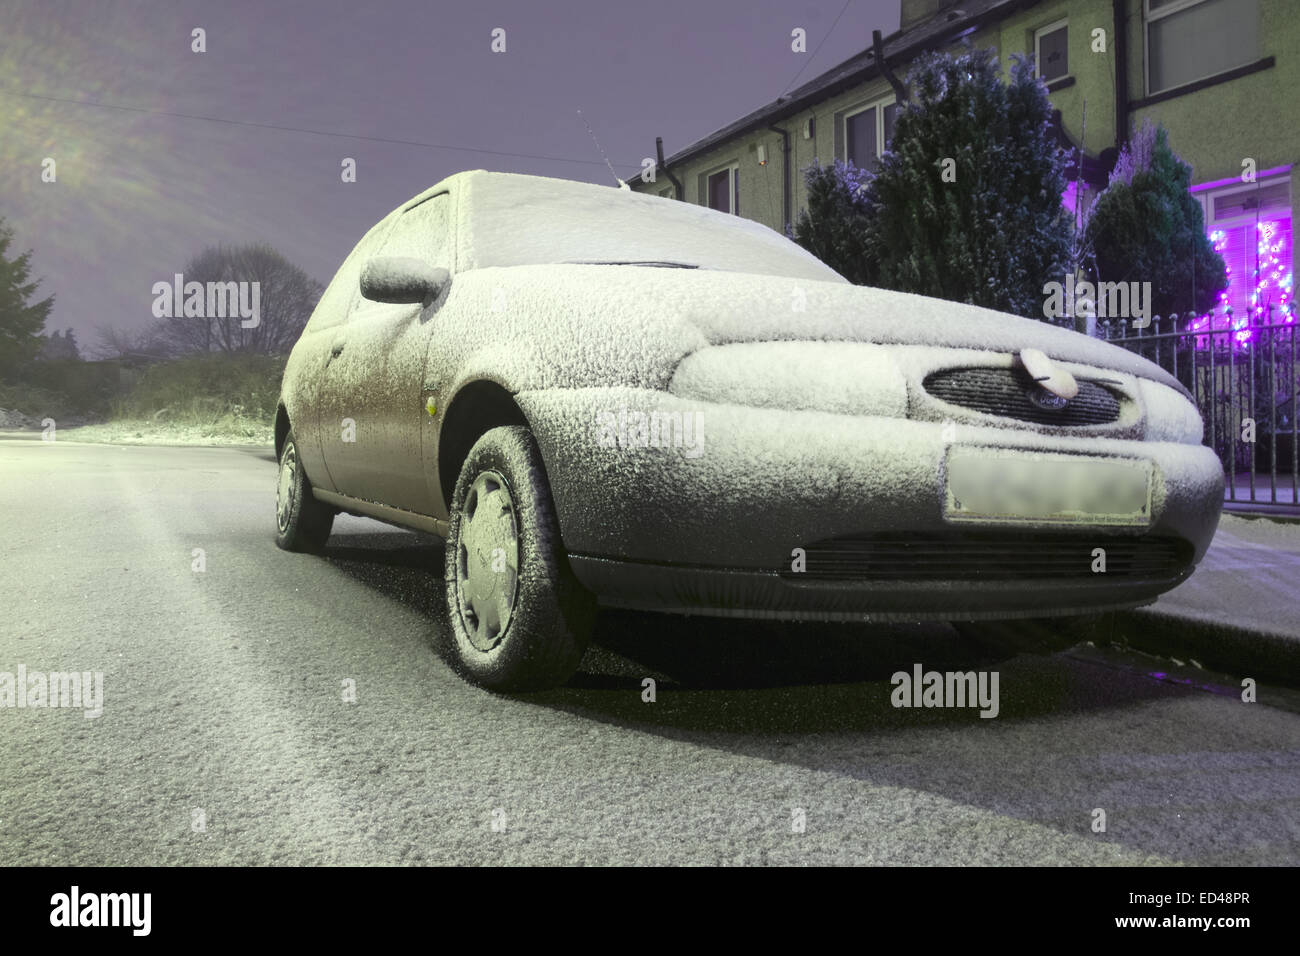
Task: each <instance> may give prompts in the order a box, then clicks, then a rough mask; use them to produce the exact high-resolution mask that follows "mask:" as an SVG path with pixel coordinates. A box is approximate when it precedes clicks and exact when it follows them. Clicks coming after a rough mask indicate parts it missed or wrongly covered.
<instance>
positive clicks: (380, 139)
mask: <svg viewBox="0 0 1300 956" xmlns="http://www.w3.org/2000/svg"><path fill="white" fill-rule="evenodd" d="M0 95H4V96H21V97H25V98H27V99H33V100H47V101H49V102H52V103H70V104H73V105H75V106H93V107H97V108H98V109H106V110H120V111H122V112H126V113H143V114H146V115H149V116H170V117H174V118H177V119H190V120H202V121H204V122H208V123H223V124H225V125H227V126H248V127H252V128H253V129H275V130H281V131H283V132H287V133H309V134H311V135H312V136H332V137H337V138H341V139H356V140H363V141H365V142H370V143H390V144H394V145H397V146H418V147H420V148H422V149H446V150H453V151H455V152H461V153H482V154H484V155H488V156H509V157H512V158H515V159H543V160H547V161H549V162H557V163H581V164H582V165H584V166H604V165H608V162H607V161H605V160H594V159H575V158H573V157H570V156H545V155H542V154H540V153H514V152H510V151H508V150H502V149H482V148H479V147H477V146H451V145H449V144H447V143H429V142H424V141H423V140H416V139H394V138H391V137H387V136H363V135H361V134H359V133H339V132H334V131H332V130H323V129H311V128H309V127H306V126H283V125H280V124H278V123H254V122H252V121H251V120H237V119H229V118H227V117H223V116H203V115H201V114H199V113H177V112H173V111H172V110H154V109H146V108H144V107H141V106H123V105H121V104H118V103H102V102H98V101H96V100H78V99H72V98H70V97H62V96H46V95H44V94H41V93H25V92H20V91H18V90H6V89H0ZM619 165H621V166H628V167H634V168H639V167H640V163H620V164H619Z"/></svg>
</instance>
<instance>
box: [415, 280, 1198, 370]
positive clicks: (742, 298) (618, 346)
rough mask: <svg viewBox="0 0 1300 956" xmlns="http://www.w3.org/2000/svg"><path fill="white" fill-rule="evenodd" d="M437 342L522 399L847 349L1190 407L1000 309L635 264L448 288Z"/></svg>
mask: <svg viewBox="0 0 1300 956" xmlns="http://www.w3.org/2000/svg"><path fill="white" fill-rule="evenodd" d="M450 295H451V296H452V297H454V299H455V308H448V307H447V306H450V305H451V304H452V303H451V302H448V303H446V304H445V305H444V308H443V309H442V310H441V314H442V316H446V325H445V327H444V328H442V330H441V332H442V334H440V335H439V340H440V341H441V342H442V343H445V347H444V349H443V351H442V352H441V353H440V359H441V361H442V362H444V363H447V364H448V365H454V366H455V368H454V369H451V368H448V369H447V371H448V372H450V373H451V375H452V377H454V378H456V379H461V380H467V379H470V378H475V377H486V378H491V379H494V380H496V381H499V382H501V383H502V384H504V385H506V386H507V387H508V388H510V389H511V390H513V391H524V390H529V389H538V388H563V387H568V388H581V387H603V386H629V387H639V388H666V387H667V385H668V383H669V381H670V380H671V378H672V374H673V370H674V369H675V368H676V367H677V365H678V363H679V362H680V361H681V360H682V359H683V358H685V357H686V356H687V355H689V354H691V353H692V352H695V351H698V350H700V349H702V348H707V347H708V346H711V345H725V344H732V343H740V342H772V341H843V342H869V343H878V344H886V345H888V344H898V345H911V346H918V345H919V346H932V347H934V348H936V349H940V348H942V349H950V348H969V349H978V350H982V351H993V352H1002V353H1015V352H1018V351H1019V350H1021V349H1024V348H1036V349H1040V350H1041V351H1043V352H1044V353H1045V354H1047V355H1048V356H1049V357H1051V358H1053V359H1058V360H1061V361H1064V362H1076V363H1079V364H1082V365H1089V366H1093V367H1097V368H1102V369H1112V370H1115V371H1119V372H1127V373H1130V374H1132V375H1135V376H1138V377H1141V378H1146V379H1151V380H1154V381H1157V382H1161V383H1163V384H1165V385H1168V386H1170V387H1171V388H1175V389H1177V390H1178V391H1180V392H1182V393H1183V394H1184V395H1186V394H1187V392H1186V389H1184V388H1183V387H1182V386H1181V385H1180V384H1179V383H1178V382H1177V381H1176V380H1175V379H1174V378H1173V377H1172V376H1171V375H1169V374H1168V373H1167V372H1165V371H1164V370H1163V369H1161V368H1160V367H1159V366H1157V365H1155V364H1154V363H1152V362H1149V361H1147V360H1146V359H1143V358H1141V357H1139V356H1137V355H1135V354H1134V353H1132V352H1130V351H1128V350H1127V349H1124V348H1120V347H1118V346H1114V345H1110V344H1108V343H1106V342H1103V341H1101V340H1099V339H1094V338H1091V337H1089V336H1086V335H1081V334H1079V333H1076V332H1073V331H1070V330H1067V329H1063V328H1060V327H1057V326H1053V325H1050V324H1048V323H1046V322H1040V321H1035V320H1032V319H1023V318H1018V317H1016V316H1012V315H1007V314H1005V313H1001V312H996V311H994V310H992V309H984V308H980V307H978V306H971V305H963V304H961V303H956V302H948V301H944V300H941V299H932V298H929V297H926V296H920V295H912V294H908V293H903V292H891V291H887V290H884V289H875V288H869V287H865V286H855V285H851V284H849V283H847V282H844V283H840V282H816V281H808V280H805V279H795V278H788V277H784V276H772V275H752V274H748V273H739V272H722V271H716V270H705V269H674V268H656V267H643V266H631V265H589V264H583V265H568V264H564V265H540V266H511V267H501V268H489V269H475V270H471V271H468V272H464V273H460V274H458V275H457V276H456V277H455V278H454V279H453V281H452V283H451V290H450Z"/></svg>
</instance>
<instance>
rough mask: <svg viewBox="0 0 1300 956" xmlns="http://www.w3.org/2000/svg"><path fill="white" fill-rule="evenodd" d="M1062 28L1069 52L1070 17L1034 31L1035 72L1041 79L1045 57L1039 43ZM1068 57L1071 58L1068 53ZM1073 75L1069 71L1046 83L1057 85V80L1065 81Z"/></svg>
mask: <svg viewBox="0 0 1300 956" xmlns="http://www.w3.org/2000/svg"><path fill="white" fill-rule="evenodd" d="M1062 27H1065V46H1066V50H1069V47H1070V18H1069V17H1062V18H1061V19H1060V20H1057V21H1056V22H1055V23H1049V24H1048V25H1047V26H1045V27H1039V28H1038V29H1037V30H1035V31H1034V70H1035V71H1037V73H1038V75H1039V76H1040V77H1041V76H1042V75H1043V57H1042V54H1041V52H1040V51H1039V49H1038V41H1039V40H1041V39H1042V38H1043V37H1045V36H1047V34H1049V33H1055V32H1056V31H1057V30H1059V29H1061V28H1062ZM1066 55H1067V56H1069V54H1068V53H1067V54H1066ZM1072 75H1073V74H1071V72H1070V71H1069V70H1068V69H1067V70H1066V71H1065V72H1064V73H1062V74H1061V75H1060V76H1057V77H1053V78H1052V79H1050V80H1044V82H1046V83H1055V82H1056V81H1057V80H1063V79H1065V78H1066V77H1067V76H1072Z"/></svg>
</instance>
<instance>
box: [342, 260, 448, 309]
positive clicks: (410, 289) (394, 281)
mask: <svg viewBox="0 0 1300 956" xmlns="http://www.w3.org/2000/svg"><path fill="white" fill-rule="evenodd" d="M450 278H451V273H449V272H448V271H447V270H446V269H439V268H436V267H435V266H431V265H429V264H428V263H427V262H424V261H423V260H421V259H410V258H407V257H405V256H380V257H379V258H377V259H371V260H369V261H368V262H366V265H365V268H364V269H362V270H361V294H362V295H363V296H365V297H366V298H367V299H369V300H371V301H372V302H397V303H406V302H432V301H433V300H434V299H436V298H437V297H438V293H439V292H441V291H442V287H443V286H444V285H446V284H447V280H448V279H450Z"/></svg>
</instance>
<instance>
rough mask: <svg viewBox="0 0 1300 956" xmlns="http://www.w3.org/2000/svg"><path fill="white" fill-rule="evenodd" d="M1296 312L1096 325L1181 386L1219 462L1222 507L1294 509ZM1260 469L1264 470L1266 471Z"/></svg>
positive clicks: (1298, 379)
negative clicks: (1139, 325) (1191, 400)
mask: <svg viewBox="0 0 1300 956" xmlns="http://www.w3.org/2000/svg"><path fill="white" fill-rule="evenodd" d="M1298 326H1300V316H1297V315H1296V314H1295V313H1294V312H1289V313H1285V314H1281V315H1279V314H1278V313H1277V312H1276V311H1275V310H1274V309H1273V308H1272V307H1270V308H1269V309H1268V311H1267V313H1265V312H1264V311H1263V310H1261V311H1260V312H1259V313H1258V314H1257V315H1253V316H1245V317H1242V318H1234V317H1233V314H1232V310H1231V309H1227V310H1225V311H1224V312H1222V313H1219V314H1211V315H1201V316H1190V317H1187V318H1180V317H1179V316H1177V315H1171V316H1169V317H1167V318H1163V319H1162V318H1161V317H1160V316H1155V317H1154V318H1153V319H1152V320H1151V323H1150V325H1149V326H1148V327H1146V328H1136V329H1134V328H1130V327H1129V323H1128V322H1127V321H1124V320H1118V321H1115V322H1109V321H1107V322H1102V323H1101V332H1102V335H1103V336H1104V337H1105V338H1106V340H1107V341H1109V342H1112V343H1114V344H1115V345H1120V346H1123V347H1124V348H1127V349H1130V350H1131V351H1134V352H1136V353H1138V354H1139V355H1142V356H1143V357H1145V358H1147V359H1150V360H1151V361H1153V362H1155V363H1156V364H1157V365H1159V366H1160V367H1161V368H1163V369H1165V371H1167V372H1169V373H1170V374H1171V375H1173V376H1174V378H1176V379H1178V381H1180V382H1181V383H1182V384H1183V385H1184V386H1186V387H1187V389H1188V391H1190V392H1191V393H1192V395H1193V397H1194V398H1195V401H1196V407H1197V409H1199V411H1200V413H1201V418H1202V419H1203V420H1204V421H1205V433H1204V434H1203V436H1202V441H1203V442H1204V443H1205V444H1206V445H1208V446H1209V447H1211V448H1213V449H1214V450H1215V451H1216V452H1217V453H1218V455H1219V459H1220V460H1221V461H1222V462H1223V471H1224V480H1225V489H1224V502H1225V505H1226V506H1227V507H1229V508H1231V509H1234V510H1240V511H1256V512H1261V513H1290V514H1300V441H1298V440H1297V436H1298V431H1297V424H1298V422H1300V414H1298V413H1300V375H1298V374H1297V372H1298V369H1297V362H1298V361H1300V352H1298V351H1297V349H1296V346H1297V339H1298V336H1297V334H1296V333H1297V327H1298ZM1265 473H1266V474H1265Z"/></svg>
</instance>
